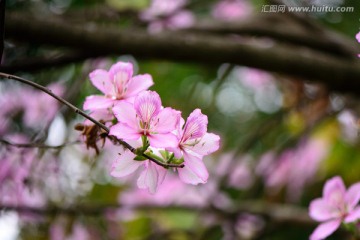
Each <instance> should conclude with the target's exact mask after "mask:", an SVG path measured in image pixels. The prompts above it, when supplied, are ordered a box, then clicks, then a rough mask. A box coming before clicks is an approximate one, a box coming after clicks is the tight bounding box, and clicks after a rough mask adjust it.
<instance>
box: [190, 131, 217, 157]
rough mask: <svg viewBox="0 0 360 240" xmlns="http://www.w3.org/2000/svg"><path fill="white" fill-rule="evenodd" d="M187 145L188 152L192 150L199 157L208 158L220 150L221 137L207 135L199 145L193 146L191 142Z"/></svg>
mask: <svg viewBox="0 0 360 240" xmlns="http://www.w3.org/2000/svg"><path fill="white" fill-rule="evenodd" d="M188 143H189V144H188ZM186 144H187V145H185V148H186V149H187V150H190V151H192V152H194V153H196V154H197V155H199V156H206V155H209V154H211V153H213V152H215V151H217V150H218V149H219V147H220V137H219V136H218V135H216V134H213V133H206V134H205V135H204V136H203V137H202V138H201V139H200V141H199V142H198V143H196V144H191V141H188V142H186Z"/></svg>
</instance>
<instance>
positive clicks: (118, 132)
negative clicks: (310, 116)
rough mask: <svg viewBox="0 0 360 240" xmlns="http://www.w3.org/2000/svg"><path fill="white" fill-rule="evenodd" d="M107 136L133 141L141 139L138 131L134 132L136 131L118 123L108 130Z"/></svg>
mask: <svg viewBox="0 0 360 240" xmlns="http://www.w3.org/2000/svg"><path fill="white" fill-rule="evenodd" d="M109 135H114V136H115V137H117V138H120V139H125V140H128V139H129V140H135V139H139V138H140V137H141V134H140V133H139V132H138V131H136V129H133V128H131V127H129V126H128V125H126V124H123V123H118V124H115V125H114V126H112V127H111V128H110V132H109Z"/></svg>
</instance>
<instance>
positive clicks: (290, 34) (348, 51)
mask: <svg viewBox="0 0 360 240" xmlns="http://www.w3.org/2000/svg"><path fill="white" fill-rule="evenodd" d="M284 18H285V17H284V16H283V15H279V14H266V15H260V14H259V15H255V16H253V17H251V18H249V19H247V20H243V21H241V22H219V21H214V20H207V21H200V22H198V23H197V24H196V25H194V26H193V27H191V28H190V29H187V30H185V31H193V32H208V33H217V34H239V35H248V36H259V37H269V38H271V39H273V40H275V41H280V42H285V43H288V44H292V45H300V46H304V47H308V48H311V49H312V50H315V51H321V52H324V53H328V54H333V55H337V56H341V57H347V58H352V59H354V58H355V57H356V55H355V54H354V53H355V52H357V49H358V47H357V45H356V43H355V42H354V41H351V40H349V39H348V38H346V37H344V36H341V35H340V34H338V33H335V32H331V31H329V30H327V29H320V30H319V29H318V28H317V29H316V30H314V29H312V28H309V27H305V26H304V25H301V24H299V23H298V22H297V21H294V20H293V19H292V18H290V17H288V18H286V19H284Z"/></svg>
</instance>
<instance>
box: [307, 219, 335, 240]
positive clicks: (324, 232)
mask: <svg viewBox="0 0 360 240" xmlns="http://www.w3.org/2000/svg"><path fill="white" fill-rule="evenodd" d="M340 224H341V219H336V220H333V221H329V222H325V223H322V224H320V225H319V226H318V227H317V228H316V229H315V230H314V232H313V233H312V234H311V236H310V240H320V239H324V238H326V237H327V236H329V235H331V234H332V233H333V232H335V230H336V229H338V228H339V226H340Z"/></svg>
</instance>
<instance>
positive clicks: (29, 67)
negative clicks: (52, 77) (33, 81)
mask: <svg viewBox="0 0 360 240" xmlns="http://www.w3.org/2000/svg"><path fill="white" fill-rule="evenodd" d="M95 57H99V54H93V53H92V52H86V53H85V52H76V51H74V52H69V53H64V54H62V55H59V56H53V57H47V56H46V57H31V58H25V59H20V60H17V61H15V62H12V63H10V64H9V63H7V64H6V65H2V66H0V71H2V72H7V73H15V72H35V71H39V70H43V69H47V68H51V67H59V66H64V65H67V64H70V63H74V62H80V61H84V60H86V59H89V58H95Z"/></svg>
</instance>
